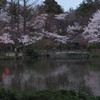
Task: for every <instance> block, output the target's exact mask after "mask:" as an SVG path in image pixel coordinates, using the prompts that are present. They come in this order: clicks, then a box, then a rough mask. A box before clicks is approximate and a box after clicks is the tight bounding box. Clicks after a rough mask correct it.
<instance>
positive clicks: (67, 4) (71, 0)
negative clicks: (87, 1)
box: [43, 0, 83, 11]
mask: <svg viewBox="0 0 100 100" xmlns="http://www.w3.org/2000/svg"><path fill="white" fill-rule="evenodd" d="M43 1H44V0H43ZM56 1H57V2H58V4H60V5H61V6H62V8H64V10H65V11H67V10H69V9H70V8H73V9H75V8H76V7H77V6H78V5H79V4H80V3H81V2H82V1H83V0H56Z"/></svg>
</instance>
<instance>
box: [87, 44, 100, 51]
mask: <svg viewBox="0 0 100 100" xmlns="http://www.w3.org/2000/svg"><path fill="white" fill-rule="evenodd" d="M87 49H88V50H91V49H100V43H90V44H88V45H87Z"/></svg>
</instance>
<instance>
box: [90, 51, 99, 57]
mask: <svg viewBox="0 0 100 100" xmlns="http://www.w3.org/2000/svg"><path fill="white" fill-rule="evenodd" d="M90 55H91V57H100V52H91V53H90Z"/></svg>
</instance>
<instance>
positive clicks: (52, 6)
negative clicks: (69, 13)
mask: <svg viewBox="0 0 100 100" xmlns="http://www.w3.org/2000/svg"><path fill="white" fill-rule="evenodd" d="M44 4H45V7H46V12H47V13H54V14H59V13H63V9H62V8H61V6H60V5H58V3H57V2H56V1H55V0H45V1H44Z"/></svg>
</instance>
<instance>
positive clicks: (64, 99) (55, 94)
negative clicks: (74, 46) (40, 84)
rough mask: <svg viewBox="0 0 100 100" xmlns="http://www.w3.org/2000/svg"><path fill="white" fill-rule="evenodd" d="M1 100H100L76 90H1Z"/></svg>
mask: <svg viewBox="0 0 100 100" xmlns="http://www.w3.org/2000/svg"><path fill="white" fill-rule="evenodd" d="M0 100H100V97H93V96H89V95H87V94H85V93H80V92H78V91H74V90H43V91H13V90H6V89H0Z"/></svg>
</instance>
